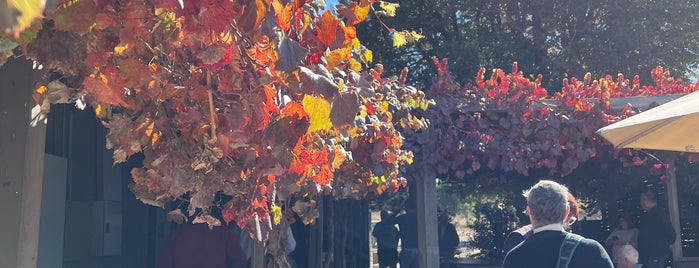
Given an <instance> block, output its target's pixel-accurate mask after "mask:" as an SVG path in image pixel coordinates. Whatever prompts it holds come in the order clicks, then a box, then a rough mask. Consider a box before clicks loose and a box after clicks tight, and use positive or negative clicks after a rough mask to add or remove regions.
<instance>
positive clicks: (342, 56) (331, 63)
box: [325, 47, 352, 70]
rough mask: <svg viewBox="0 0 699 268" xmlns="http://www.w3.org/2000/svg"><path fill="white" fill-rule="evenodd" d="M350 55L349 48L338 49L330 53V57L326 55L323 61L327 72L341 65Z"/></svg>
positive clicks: (350, 49)
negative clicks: (325, 62)
mask: <svg viewBox="0 0 699 268" xmlns="http://www.w3.org/2000/svg"><path fill="white" fill-rule="evenodd" d="M351 55H352V48H351V47H346V48H338V49H335V50H333V51H331V52H330V55H328V56H327V57H326V58H325V60H326V61H327V62H328V70H332V68H335V67H337V66H338V65H340V63H342V62H343V61H345V60H347V59H349V58H350V56H351Z"/></svg>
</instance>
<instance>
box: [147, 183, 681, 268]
mask: <svg viewBox="0 0 699 268" xmlns="http://www.w3.org/2000/svg"><path fill="white" fill-rule="evenodd" d="M524 196H525V197H526V203H527V206H526V213H527V215H528V217H529V220H530V224H528V225H525V226H522V227H521V228H519V229H517V230H515V231H513V232H512V233H510V234H509V235H508V236H507V238H506V239H505V243H504V245H503V248H504V250H505V251H506V252H507V254H506V256H505V259H504V261H503V264H502V267H503V268H516V267H522V268H525V267H560V268H576V267H602V268H604V267H609V268H612V267H618V268H639V267H643V268H665V267H666V263H667V261H668V260H669V258H670V255H671V254H670V245H671V244H673V243H674V241H675V236H676V234H675V231H674V229H673V227H672V225H671V223H670V220H669V217H668V215H667V213H666V212H665V210H664V209H663V208H661V207H660V206H658V204H657V199H656V198H657V197H656V195H655V194H653V193H652V192H644V193H641V194H640V198H639V200H640V202H639V203H640V206H641V209H642V213H641V214H640V215H638V221H636V220H635V219H636V218H635V217H633V216H632V215H631V214H629V213H621V214H620V215H619V217H618V219H617V221H616V228H615V229H614V230H613V231H612V232H611V233H610V234H609V236H608V237H607V238H606V239H605V240H604V241H602V242H603V244H604V245H603V244H602V243H600V242H597V241H595V240H593V239H589V238H585V237H583V236H581V235H578V234H574V233H573V232H571V231H570V229H571V226H572V224H573V223H574V222H575V221H576V219H577V217H578V213H579V212H580V207H579V205H578V202H577V201H576V199H575V197H573V195H572V194H570V193H569V191H568V189H567V188H566V187H565V186H564V185H562V184H560V183H557V182H554V181H550V180H542V181H539V182H538V183H536V184H535V185H534V186H532V187H531V188H530V189H528V190H526V191H525V192H524ZM212 212H215V211H212ZM218 214H220V213H218ZM212 215H214V216H216V215H217V213H212ZM290 215H291V216H289V218H288V221H289V223H290V224H291V226H292V227H293V226H294V224H296V221H295V220H296V219H295V217H293V214H290ZM296 217H298V216H296ZM184 221H185V222H186V223H182V224H180V225H179V226H178V227H177V228H176V229H175V230H174V231H173V232H171V234H170V236H169V237H168V241H167V242H166V244H165V248H164V249H163V251H162V252H161V254H160V258H159V263H158V267H159V268H180V267H221V268H223V267H248V266H249V265H250V264H249V260H250V248H249V247H250V246H249V245H251V244H252V243H249V242H250V241H249V240H250V239H249V237H245V236H244V235H241V236H240V237H239V236H238V235H237V234H236V232H234V231H233V230H232V229H231V228H228V227H225V226H214V227H211V226H209V225H210V223H211V220H210V219H200V218H198V217H196V216H192V217H190V218H188V219H184ZM451 221H452V219H451V216H450V215H449V213H447V212H440V213H439V215H438V228H437V231H438V233H437V234H436V235H437V236H438V239H439V255H440V258H442V259H446V258H452V257H453V256H454V255H455V253H456V249H457V247H458V245H459V235H458V233H457V231H456V228H455V226H454V224H453V223H452V222H451ZM636 223H638V224H636ZM296 232H299V231H298V230H297V231H296ZM371 234H372V236H374V237H375V238H376V242H377V255H378V262H379V267H380V268H389V267H390V268H395V267H397V264H400V267H401V268H417V267H418V256H419V251H418V237H417V234H418V226H417V212H416V210H415V206H414V205H411V203H410V202H409V203H408V205H407V206H406V208H405V212H404V213H401V214H400V215H393V214H392V213H391V212H389V211H381V221H380V222H378V223H376V225H375V226H374V228H373V230H372V233H371ZM281 235H282V236H283V237H282V239H280V241H285V242H286V243H285V244H284V247H283V249H285V250H286V251H285V252H286V253H287V255H288V257H289V259H290V260H291V261H292V263H293V261H294V259H303V258H295V257H296V256H295V255H294V252H297V253H299V254H302V255H305V254H307V252H306V251H303V252H301V251H300V250H298V249H299V248H301V249H303V248H306V246H304V245H305V241H304V240H300V241H296V240H295V239H294V236H295V235H294V231H292V228H291V227H289V228H288V230H287V231H286V232H283V234H281ZM297 237H299V236H297ZM300 237H303V235H301V236H300ZM297 243H299V244H300V245H301V246H298V247H297ZM399 243H400V252H399ZM201 249H206V250H204V251H202V250H201ZM195 252H196V254H193V253H195ZM294 264H295V266H294V267H305V265H306V264H305V263H304V262H299V263H294Z"/></svg>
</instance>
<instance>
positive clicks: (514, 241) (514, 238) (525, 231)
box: [503, 193, 580, 253]
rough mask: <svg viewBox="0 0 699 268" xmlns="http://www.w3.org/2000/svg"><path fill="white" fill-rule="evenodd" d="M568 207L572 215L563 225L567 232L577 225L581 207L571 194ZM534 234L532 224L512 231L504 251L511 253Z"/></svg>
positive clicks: (506, 240) (569, 214)
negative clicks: (574, 224)
mask: <svg viewBox="0 0 699 268" xmlns="http://www.w3.org/2000/svg"><path fill="white" fill-rule="evenodd" d="M568 206H569V207H570V213H568V216H567V217H566V220H565V222H564V224H563V227H564V229H566V230H570V227H571V225H573V223H575V221H576V220H577V219H578V214H580V205H579V204H578V200H576V199H575V197H574V196H573V195H572V194H571V193H568ZM532 233H534V228H532V225H531V224H527V225H525V226H522V227H520V228H519V229H517V230H514V231H512V232H511V233H510V234H509V235H507V238H505V243H504V245H503V250H504V251H505V253H507V252H509V251H510V250H512V249H513V248H514V247H515V246H517V245H519V243H522V241H524V240H525V239H527V238H529V236H530V235H532Z"/></svg>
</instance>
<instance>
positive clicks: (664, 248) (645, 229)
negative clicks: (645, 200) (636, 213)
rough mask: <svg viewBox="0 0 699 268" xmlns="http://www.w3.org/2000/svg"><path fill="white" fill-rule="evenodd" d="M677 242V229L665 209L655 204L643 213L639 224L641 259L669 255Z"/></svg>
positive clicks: (639, 251)
mask: <svg viewBox="0 0 699 268" xmlns="http://www.w3.org/2000/svg"><path fill="white" fill-rule="evenodd" d="M674 242H675V229H673V228H672V224H671V223H670V218H669V217H668V215H667V213H665V210H663V209H662V208H660V207H658V206H655V207H653V208H652V209H651V210H649V211H648V212H645V213H643V214H641V221H640V224H639V225H638V253H639V256H640V257H641V258H640V259H641V260H646V259H648V258H651V257H658V256H667V255H668V254H669V252H670V245H672V243H674Z"/></svg>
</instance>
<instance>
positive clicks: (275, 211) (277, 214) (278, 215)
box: [272, 205, 282, 225]
mask: <svg viewBox="0 0 699 268" xmlns="http://www.w3.org/2000/svg"><path fill="white" fill-rule="evenodd" d="M272 215H273V217H272V218H274V225H279V223H280V222H281V221H282V207H280V206H277V205H272Z"/></svg>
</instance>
